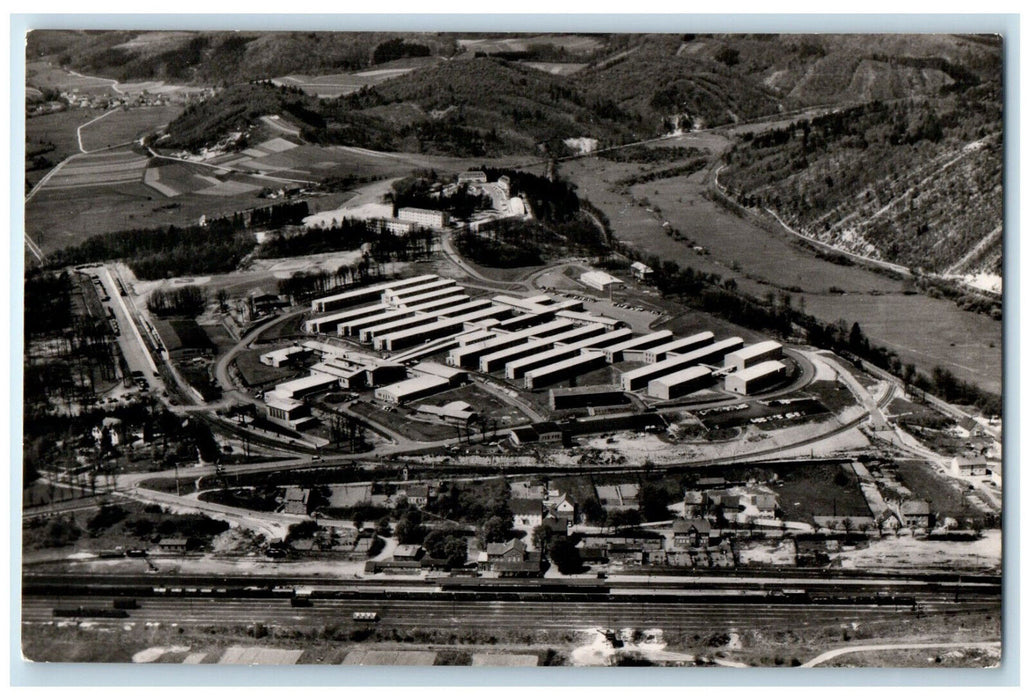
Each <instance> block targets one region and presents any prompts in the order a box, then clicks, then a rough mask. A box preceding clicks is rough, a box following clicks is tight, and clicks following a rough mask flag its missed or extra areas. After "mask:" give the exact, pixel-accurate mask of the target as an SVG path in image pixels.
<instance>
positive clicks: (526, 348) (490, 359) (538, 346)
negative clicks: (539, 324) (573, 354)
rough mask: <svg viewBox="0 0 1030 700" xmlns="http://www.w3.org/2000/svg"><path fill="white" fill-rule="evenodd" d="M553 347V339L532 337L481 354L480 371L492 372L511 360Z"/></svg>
mask: <svg viewBox="0 0 1030 700" xmlns="http://www.w3.org/2000/svg"><path fill="white" fill-rule="evenodd" d="M552 347H554V341H553V340H549V339H547V338H532V339H530V340H527V341H526V342H524V343H519V344H517V345H514V346H512V347H508V348H505V349H503V350H498V351H496V352H492V353H490V354H489V355H483V356H482V357H481V358H480V359H479V371H480V372H493V371H495V370H498V369H500V368H501V367H505V366H507V364H508V363H509V362H511V361H512V360H517V359H519V358H521V357H529V356H530V355H534V354H536V353H538V352H543V351H544V350H548V349H550V348H552Z"/></svg>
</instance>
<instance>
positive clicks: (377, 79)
mask: <svg viewBox="0 0 1030 700" xmlns="http://www.w3.org/2000/svg"><path fill="white" fill-rule="evenodd" d="M439 60H440V59H439V58H436V57H426V58H412V59H403V60H399V61H390V62H389V63H383V64H381V65H379V66H376V67H375V68H371V69H369V70H365V71H361V72H360V73H332V74H329V75H303V74H295V75H284V76H282V77H280V78H273V79H272V82H273V83H275V84H276V85H287V86H289V87H298V88H300V89H301V90H303V91H304V92H306V93H308V94H310V95H315V96H316V97H325V98H333V97H339V96H340V95H349V94H350V93H352V92H357V91H358V90H360V89H361V88H363V87H365V86H366V85H369V86H371V85H379V84H380V83H382V82H385V81H387V80H389V79H390V78H396V77H397V76H399V75H404V74H405V73H410V72H411V71H413V70H416V69H417V68H420V67H422V66H427V65H432V64H433V63H436V62H437V61H439Z"/></svg>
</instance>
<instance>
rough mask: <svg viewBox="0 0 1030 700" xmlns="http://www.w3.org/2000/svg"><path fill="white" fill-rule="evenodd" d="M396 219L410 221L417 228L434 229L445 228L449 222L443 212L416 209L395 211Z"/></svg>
mask: <svg viewBox="0 0 1030 700" xmlns="http://www.w3.org/2000/svg"><path fill="white" fill-rule="evenodd" d="M397 218H398V219H400V220H401V221H412V222H414V223H416V224H418V225H419V226H426V227H428V228H436V229H442V228H446V227H447V224H449V223H450V220H451V219H450V217H449V216H448V215H447V212H445V211H437V210H435V209H418V208H416V207H401V208H400V209H399V210H398V211H397Z"/></svg>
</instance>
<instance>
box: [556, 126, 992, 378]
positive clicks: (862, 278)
mask: <svg viewBox="0 0 1030 700" xmlns="http://www.w3.org/2000/svg"><path fill="white" fill-rule="evenodd" d="M706 139H707V142H708V145H712V139H711V136H710V135H706ZM683 145H691V144H690V143H689V141H688V140H686V139H684V140H683ZM561 170H562V172H563V174H564V176H565V177H567V178H569V179H571V180H572V181H573V182H575V183H576V184H577V185H578V187H579V194H580V196H585V197H587V198H588V199H589V200H590V201H591V202H592V203H593V204H594V205H596V206H597V207H599V208H600V209H601V210H602V211H604V212H605V214H606V215H607V216H608V218H609V219H610V220H611V223H612V227H613V230H614V232H615V235H616V237H617V238H618V239H619V240H621V241H624V242H625V243H628V244H630V245H632V246H634V247H636V248H637V249H638V250H640V251H642V252H644V253H645V254H648V255H656V256H658V257H660V258H663V259H666V260H674V261H676V262H677V263H679V264H680V265H681V266H690V267H693V268H694V269H696V270H701V271H704V272H712V273H716V274H719V275H722V276H723V277H724V278H732V279H734V280H736V282H737V284H738V285H739V287H740V288H741V289H742V290H743V291H745V292H748V293H750V294H752V295H754V296H756V297H758V298H763V297H765V296H766V295H767V294H769V293H772V294H774V295H780V294H782V293H788V294H790V295H791V296H792V298H793V302H794V304H795V306H798V305H800V304H804V308H805V310H806V311H807V312H808V313H810V314H812V315H814V316H816V317H817V318H819V319H821V320H823V321H827V322H835V321H837V320H839V319H846V320H847V322H848V323H849V324H850V323H853V322H858V323H859V324H860V325H861V327H862V329H863V331H864V333H865V334H866V335H867V336H868V337H869V338H870V340H871V341H872V342H874V343H879V344H882V345H885V346H887V347H889V348H891V349H892V350H894V351H896V352H897V353H898V355H899V356H900V357H901V359H902V360H903V361H904V362H911V363H913V364H915V365H916V366H917V367H919V368H920V369H922V370H923V371H924V372H927V373H928V372H929V371H930V370H931V369H932V368H933V367H934V366H941V367H944V368H947V369H949V370H951V371H952V372H953V373H954V374H955V376H957V377H959V378H960V379H963V380H966V381H969V382H973V383H975V384H976V385H977V386H980V387H982V388H983V389H986V390H988V391H994V392H998V391H1000V390H1001V323H1000V322H999V321H995V320H992V319H990V318H989V317H987V316H985V315H982V314H976V313H972V312H968V311H963V310H961V309H959V308H958V307H957V306H956V305H955V304H954V303H952V302H949V301H947V300H943V299H934V298H931V297H928V296H925V295H922V294H911V293H907V292H909V290H908V289H907V286H906V284H905V283H904V282H903V281H901V280H898V279H894V278H891V277H887V276H885V275H882V274H879V273H876V272H873V271H871V270H868V269H865V268H862V267H859V266H855V265H839V264H836V263H833V262H831V261H829V260H826V259H824V258H821V257H819V256H818V255H816V254H815V253H814V252H812V251H811V250H808V249H806V248H804V247H803V246H801V245H799V244H798V243H797V242H795V241H793V240H792V239H791V238H790V237H789V234H787V233H785V232H776V231H770V230H766V229H765V228H763V227H761V226H758V225H756V224H755V223H753V222H751V221H749V220H746V219H744V218H741V217H739V216H737V215H736V214H734V213H732V212H730V211H728V210H726V209H725V208H723V207H721V206H719V205H717V204H716V203H714V202H713V201H711V200H710V199H707V198H706V197H705V196H704V192H705V189H706V187H707V186H708V185H709V183H710V179H711V177H712V173H713V168H709V169H708V170H705V171H702V172H699V173H695V174H693V175H690V176H686V177H682V176H681V177H675V178H669V179H661V180H655V181H653V182H649V183H646V184H641V185H635V186H633V187H631V188H629V190H628V191H627V190H626V188H625V187H624V186H623V185H620V184H619V182H618V181H619V180H622V179H625V178H626V177H629V176H632V175H635V174H639V173H641V172H646V167H645V166H640V165H635V164H632V163H612V162H609V161H604V160H602V159H596V158H585V159H580V160H576V161H572V162H568V163H563V164H562V166H561ZM665 221H668V222H669V224H670V226H671V227H672V228H674V229H678V230H679V231H680V239H679V240H677V239H675V238H673V237H672V236H670V235H668V234H667V233H666V231H665V229H664V228H663V226H662V224H663V222H665ZM694 246H699V247H701V248H702V249H703V250H701V251H698V250H695V248H694ZM831 287H832V288H833V289H832V290H831Z"/></svg>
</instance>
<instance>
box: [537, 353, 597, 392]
mask: <svg viewBox="0 0 1030 700" xmlns="http://www.w3.org/2000/svg"><path fill="white" fill-rule="evenodd" d="M607 364H608V361H607V360H606V359H605V356H604V353H603V352H600V351H599V350H584V351H583V352H582V353H581V354H580V355H577V356H575V357H570V358H568V359H566V360H562V361H561V362H555V363H554V364H552V365H547V366H546V367H538V368H536V369H533V370H530V371H529V372H526V377H525V383H526V388H527V389H539V388H541V387H545V386H548V385H550V384H556V383H558V382H561V381H564V380H566V379H570V378H571V377H578V376H579V375H581V374H585V373H587V372H590V371H592V370H595V369H599V368H601V367H604V366H605V365H607Z"/></svg>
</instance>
